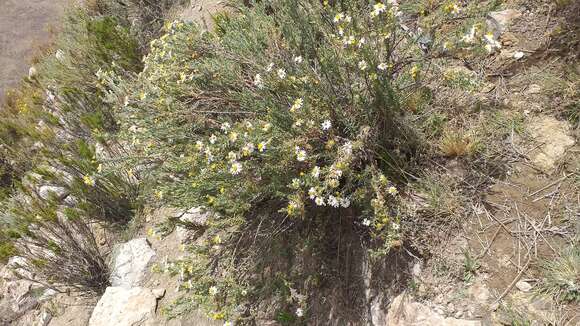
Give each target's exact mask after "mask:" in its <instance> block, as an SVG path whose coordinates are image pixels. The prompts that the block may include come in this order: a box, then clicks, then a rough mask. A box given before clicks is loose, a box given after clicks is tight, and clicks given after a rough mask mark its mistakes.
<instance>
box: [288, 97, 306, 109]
mask: <svg viewBox="0 0 580 326" xmlns="http://www.w3.org/2000/svg"><path fill="white" fill-rule="evenodd" d="M302 106H304V100H303V99H301V98H297V99H296V100H294V103H292V106H291V107H290V112H294V111H296V110H299V109H301V108H302Z"/></svg>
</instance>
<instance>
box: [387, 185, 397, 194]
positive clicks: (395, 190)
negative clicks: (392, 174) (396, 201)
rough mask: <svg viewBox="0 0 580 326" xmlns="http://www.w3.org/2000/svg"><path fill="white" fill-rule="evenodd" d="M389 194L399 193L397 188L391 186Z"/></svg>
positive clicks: (388, 190)
mask: <svg viewBox="0 0 580 326" xmlns="http://www.w3.org/2000/svg"><path fill="white" fill-rule="evenodd" d="M387 192H388V193H389V194H391V195H393V196H394V195H396V194H397V193H398V191H397V188H395V187H393V186H390V187H389V189H387Z"/></svg>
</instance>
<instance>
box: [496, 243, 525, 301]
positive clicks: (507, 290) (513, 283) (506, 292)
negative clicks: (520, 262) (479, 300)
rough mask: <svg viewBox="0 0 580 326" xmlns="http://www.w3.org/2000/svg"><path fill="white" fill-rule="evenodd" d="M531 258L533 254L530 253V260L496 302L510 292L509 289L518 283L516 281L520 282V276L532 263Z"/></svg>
mask: <svg viewBox="0 0 580 326" xmlns="http://www.w3.org/2000/svg"><path fill="white" fill-rule="evenodd" d="M530 260H531V256H530V255H529V253H528V261H527V262H526V264H525V265H524V267H523V268H522V270H520V272H519V273H518V275H516V277H514V279H513V281H512V282H511V283H510V285H509V286H508V287H507V288H506V289H505V290H504V291H503V293H502V294H501V295H500V296H499V297H498V298H497V300H495V304H498V303H499V302H500V301H501V300H502V299H503V298H504V297H505V296H506V295H507V294H508V293H509V291H510V290H511V289H512V288H513V287H514V285H516V283H517V282H518V280H519V279H520V277H522V274H524V272H525V270H526V269H528V265H530Z"/></svg>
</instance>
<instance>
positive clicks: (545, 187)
mask: <svg viewBox="0 0 580 326" xmlns="http://www.w3.org/2000/svg"><path fill="white" fill-rule="evenodd" d="M573 174H574V173H572V174H568V175H564V176H563V177H561V178H560V179H558V180H556V181H554V182H552V183H550V184H548V185H546V186H544V187H542V188H540V189H538V190H536V191H534V193H532V194H530V195H528V196H527V197H533V196H535V195H537V194H538V193H540V192H541V191H543V190H546V189H548V188H550V187H551V186H553V185H555V184H557V183H559V182H562V181H564V180H566V178H568V177H569V176H571V175H573Z"/></svg>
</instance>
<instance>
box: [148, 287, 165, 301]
mask: <svg viewBox="0 0 580 326" xmlns="http://www.w3.org/2000/svg"><path fill="white" fill-rule="evenodd" d="M151 292H153V295H154V296H155V297H156V298H157V299H161V298H163V297H164V296H165V289H155V290H152V291H151Z"/></svg>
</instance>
